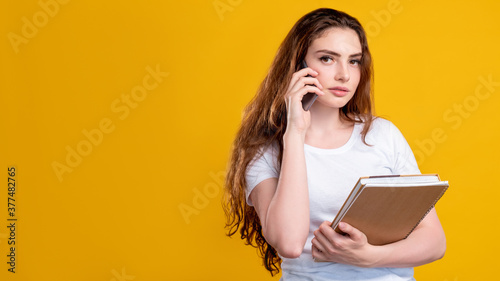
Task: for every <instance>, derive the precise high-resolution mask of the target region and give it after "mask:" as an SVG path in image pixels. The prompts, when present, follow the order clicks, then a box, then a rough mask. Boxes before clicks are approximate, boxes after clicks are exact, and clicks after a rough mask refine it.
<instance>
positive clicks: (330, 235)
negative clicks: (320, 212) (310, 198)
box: [319, 221, 339, 244]
mask: <svg viewBox="0 0 500 281" xmlns="http://www.w3.org/2000/svg"><path fill="white" fill-rule="evenodd" d="M319 231H320V232H321V233H322V234H323V235H324V236H325V237H326V238H327V239H328V241H329V243H330V244H331V243H333V242H334V241H335V239H336V236H338V235H339V234H338V233H337V232H335V230H333V228H332V227H331V223H330V222H328V221H325V222H323V223H322V224H321V225H320V226H319Z"/></svg>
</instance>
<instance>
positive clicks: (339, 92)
mask: <svg viewBox="0 0 500 281" xmlns="http://www.w3.org/2000/svg"><path fill="white" fill-rule="evenodd" d="M328 90H330V92H332V94H334V95H335V96H337V97H343V96H345V95H347V94H348V93H349V89H347V88H346V87H333V88H328Z"/></svg>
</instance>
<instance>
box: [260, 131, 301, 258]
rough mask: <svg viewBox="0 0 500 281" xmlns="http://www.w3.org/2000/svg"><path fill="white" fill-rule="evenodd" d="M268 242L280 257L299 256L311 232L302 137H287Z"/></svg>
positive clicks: (269, 214) (269, 215)
mask: <svg viewBox="0 0 500 281" xmlns="http://www.w3.org/2000/svg"><path fill="white" fill-rule="evenodd" d="M265 230H266V232H267V233H266V239H268V240H269V241H270V242H271V244H273V246H274V247H275V248H276V249H277V250H278V252H279V253H280V254H281V255H285V256H290V257H296V256H298V255H300V253H301V252H302V249H303V247H304V244H305V242H306V239H307V235H308V233H309V191H308V187H307V171H306V164H305V156H304V141H303V139H302V137H301V136H300V135H299V134H287V135H286V136H285V138H284V148H283V160H282V164H281V172H280V177H279V180H278V185H277V188H276V192H275V194H274V196H273V198H272V200H271V202H270V204H269V209H268V212H267V219H266V227H265Z"/></svg>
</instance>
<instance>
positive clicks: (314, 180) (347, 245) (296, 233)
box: [224, 9, 446, 280]
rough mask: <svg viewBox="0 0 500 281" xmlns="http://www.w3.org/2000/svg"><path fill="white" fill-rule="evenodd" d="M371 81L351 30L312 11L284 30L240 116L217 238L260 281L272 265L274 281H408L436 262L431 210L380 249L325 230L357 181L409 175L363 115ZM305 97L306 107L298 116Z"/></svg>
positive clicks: (404, 153) (390, 129)
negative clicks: (223, 238) (252, 261)
mask: <svg viewBox="0 0 500 281" xmlns="http://www.w3.org/2000/svg"><path fill="white" fill-rule="evenodd" d="M303 61H305V62H306V64H307V65H308V66H309V67H306V68H303V69H301V64H302V62H303ZM372 78H373V77H372V62H371V55H370V51H369V49H368V45H367V40H366V35H365V32H364V30H363V28H362V27H361V25H360V23H359V22H358V21H357V20H356V19H355V18H353V17H351V16H349V15H347V14H345V13H343V12H340V11H336V10H332V9H318V10H315V11H313V12H310V13H309V14H307V15H305V16H303V17H302V18H301V19H300V20H299V21H298V22H297V23H296V24H295V25H294V27H293V28H292V29H291V31H290V32H289V34H288V35H287V36H286V38H285V40H284V41H283V43H282V44H281V46H280V48H279V50H278V52H277V54H276V57H275V59H274V61H273V63H272V65H271V68H270V69H269V73H268V75H267V76H266V78H265V79H264V81H263V82H262V84H261V86H260V88H259V90H258V92H257V95H256V96H255V98H254V99H253V100H252V102H251V103H250V104H249V105H248V106H247V108H246V111H245V115H244V118H243V121H242V125H241V128H240V130H239V132H238V134H237V137H236V139H235V142H234V146H233V152H232V156H231V160H230V163H229V170H228V174H227V177H226V193H225V199H224V200H225V204H224V206H225V211H226V215H227V218H228V222H227V226H228V228H229V234H228V235H233V234H235V233H236V232H237V231H238V229H239V230H240V233H241V238H242V239H246V242H247V243H248V244H251V245H255V246H257V247H258V249H259V250H260V253H261V254H262V257H263V260H264V265H265V267H266V269H267V270H269V271H270V272H271V274H274V273H277V272H278V271H279V267H278V266H279V263H280V261H282V263H281V268H282V269H283V274H282V279H283V280H414V278H413V267H415V266H419V265H423V264H426V263H429V262H432V261H434V260H437V259H440V258H441V257H442V256H443V255H444V252H445V249H446V239H445V236H444V232H443V229H442V227H441V224H440V222H439V219H438V217H437V214H436V211H435V210H434V209H433V210H432V211H431V212H430V213H429V214H428V215H427V216H426V217H425V218H424V220H423V221H422V222H421V223H420V224H419V225H418V227H417V228H416V229H415V230H414V231H413V232H412V233H411V235H409V236H408V238H406V239H404V240H401V241H398V242H395V243H391V244H387V245H383V246H374V245H370V244H369V243H368V242H367V239H366V236H365V235H364V234H363V233H362V232H361V231H359V230H357V229H356V228H354V227H353V226H351V225H348V224H346V223H341V224H340V226H339V227H340V229H341V230H342V231H343V232H345V233H347V235H340V234H338V233H336V232H335V231H333V229H332V228H331V227H330V224H331V220H332V219H333V218H334V217H335V215H336V213H337V212H338V210H339V209H340V207H341V206H342V204H343V202H344V200H345V199H346V198H347V196H348V195H349V192H350V191H351V189H352V187H353V186H354V185H355V183H356V182H357V180H358V179H359V177H361V176H371V175H387V174H419V173H420V171H419V169H418V166H417V163H416V161H415V157H414V156H413V153H412V152H411V149H410V147H409V146H408V143H407V142H406V140H405V139H404V137H403V136H402V135H401V133H400V131H399V130H398V129H397V128H396V127H395V126H394V125H393V124H392V123H391V122H389V121H387V120H384V119H381V118H375V117H374V116H373V115H372V102H371V100H372V99H371V81H372ZM307 93H314V94H316V95H317V96H318V97H317V99H316V101H315V102H314V103H313V104H312V106H311V107H310V109H309V110H308V111H306V110H304V109H303V108H302V103H301V100H302V98H303V97H304V95H306V94H307ZM315 259H317V260H322V261H327V262H315Z"/></svg>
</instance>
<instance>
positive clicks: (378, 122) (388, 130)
mask: <svg viewBox="0 0 500 281" xmlns="http://www.w3.org/2000/svg"><path fill="white" fill-rule="evenodd" d="M365 124H366V122H365ZM395 131H399V130H398V128H397V127H396V126H395V125H394V124H393V123H392V122H391V121H389V120H387V119H384V118H382V117H374V118H373V119H372V123H371V126H370V129H369V130H368V132H367V135H366V137H367V138H368V139H370V138H375V139H380V138H391V137H392V136H393V134H394V132H395Z"/></svg>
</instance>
